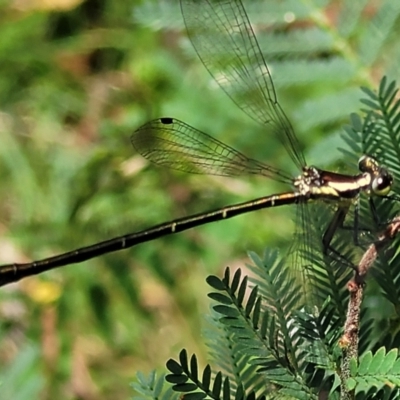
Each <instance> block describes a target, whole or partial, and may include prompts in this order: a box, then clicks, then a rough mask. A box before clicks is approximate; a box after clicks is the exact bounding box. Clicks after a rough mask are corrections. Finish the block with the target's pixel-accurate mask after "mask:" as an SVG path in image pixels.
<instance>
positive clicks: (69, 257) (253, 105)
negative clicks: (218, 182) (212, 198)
mask: <svg viewBox="0 0 400 400" xmlns="http://www.w3.org/2000/svg"><path fill="white" fill-rule="evenodd" d="M181 9H182V14H183V18H184V20H185V24H186V28H187V32H188V35H189V38H190V40H191V42H192V44H193V46H194V48H195V50H196V51H197V54H198V56H199V58H200V59H201V61H202V63H203V64H204V66H205V67H206V68H207V70H208V71H209V72H210V74H211V75H212V76H213V77H214V79H215V81H216V82H217V83H218V84H219V86H220V87H221V88H222V89H223V90H224V91H225V93H226V94H227V95H228V96H229V97H230V98H231V99H232V100H233V101H234V102H235V103H236V104H237V106H238V107H239V108H241V109H242V110H243V111H244V112H245V113H246V114H248V115H249V116H250V117H251V118H252V119H254V120H255V121H257V122H259V123H261V124H262V125H264V126H265V128H266V130H269V131H272V132H274V134H275V135H276V136H277V138H278V139H279V140H280V141H281V142H282V144H283V146H284V147H285V149H286V151H287V153H288V155H289V156H290V158H291V159H292V161H293V162H294V163H295V164H296V165H297V166H298V168H299V170H300V171H301V174H300V175H299V176H298V177H296V178H294V179H293V178H292V177H291V176H290V175H289V174H287V173H285V172H283V171H280V170H278V169H276V168H273V167H271V166H269V165H267V164H264V163H261V162H259V161H257V160H255V159H252V158H248V157H246V156H245V155H244V154H242V153H240V152H238V151H236V150H234V149H232V148H231V147H229V146H227V145H226V144H224V143H222V142H220V141H218V140H216V139H214V138H212V137H211V136H209V135H207V134H206V133H203V132H201V131H199V130H197V129H195V128H193V127H191V126H189V125H187V124H185V123H184V122H181V121H179V120H177V119H174V118H159V119H156V120H153V121H151V122H149V123H147V124H145V125H143V126H142V127H140V128H139V129H137V130H136V131H135V132H134V134H133V135H132V138H131V141H132V144H133V146H134V148H135V149H136V150H137V151H138V152H139V153H140V154H141V155H142V156H144V157H145V158H147V159H148V160H150V161H152V162H154V163H155V164H158V165H161V166H164V167H168V168H173V169H178V170H182V171H186V172H192V173H207V174H214V175H222V176H239V175H246V174H247V175H248V174H255V175H262V176H265V177H267V178H270V179H274V180H278V181H281V182H284V183H287V184H290V185H291V186H292V189H291V190H290V191H287V192H285V193H279V194H273V195H269V196H266V197H261V198H258V199H255V200H251V201H247V202H244V203H239V204H234V205H230V206H226V207H223V208H220V209H216V210H212V211H209V212H205V213H200V214H195V215H191V216H188V217H183V218H180V219H176V220H173V221H169V222H166V223H162V224H160V225H156V226H153V227H151V228H148V229H145V230H142V231H139V232H135V233H130V234H127V235H124V236H120V237H116V238H113V239H110V240H106V241H103V242H100V243H96V244H93V245H90V246H86V247H82V248H79V249H76V250H73V251H70V252H67V253H63V254H59V255H56V256H53V257H49V258H45V259H43V260H39V261H33V262H29V263H22V264H7V265H2V266H0V285H5V284H7V283H10V282H14V281H17V280H19V279H21V278H24V277H27V276H30V275H34V274H38V273H40V272H43V271H47V270H50V269H53V268H56V267H61V266H64V265H68V264H73V263H79V262H82V261H85V260H88V259H91V258H94V257H98V256H101V255H103V254H106V253H110V252H113V251H116V250H121V249H126V248H129V247H132V246H135V245H137V244H139V243H143V242H148V241H150V240H154V239H157V238H160V237H162V236H166V235H170V234H174V233H178V232H181V231H184V230H186V229H189V228H193V227H195V226H199V225H203V224H207V223H209V222H214V221H219V220H223V219H227V218H231V217H234V216H236V215H240V214H244V213H247V212H250V211H255V210H259V209H262V208H269V207H275V206H281V205H286V204H298V203H307V202H310V201H314V200H322V201H328V202H334V203H337V211H336V214H335V216H334V218H333V220H332V222H331V223H330V224H329V225H328V228H327V229H326V231H325V234H324V235H323V238H322V243H323V248H324V249H325V251H326V250H327V249H328V248H329V246H330V243H331V241H332V238H333V235H334V233H335V230H336V228H337V227H338V226H340V225H342V223H343V221H344V219H345V217H346V214H347V211H348V210H349V207H350V206H351V204H352V203H354V202H355V203H357V202H358V201H359V196H360V194H361V193H365V194H366V195H368V196H381V197H386V196H387V195H388V193H389V192H390V190H391V186H392V182H393V178H392V175H391V174H390V173H389V171H388V170H387V169H385V168H383V167H381V166H380V165H379V164H378V162H377V161H376V160H375V159H374V158H372V157H368V156H363V157H362V158H361V159H360V161H359V169H360V173H359V174H358V175H354V176H353V175H344V174H338V173H333V172H328V171H324V170H321V169H318V168H316V167H312V166H311V167H310V166H307V164H306V162H305V159H304V156H303V155H302V153H301V151H300V150H299V149H300V146H299V143H298V140H297V138H296V136H295V134H294V131H293V128H292V125H291V124H290V122H289V120H288V118H287V117H286V115H285V113H284V111H283V110H282V108H281V106H280V105H279V103H278V100H277V97H276V93H275V88H274V84H273V82H272V78H271V74H270V71H269V69H268V67H267V64H266V62H265V60H264V57H263V55H262V52H261V50H260V47H259V44H258V42H257V39H256V36H255V34H254V31H253V29H252V26H251V24H250V21H249V19H248V16H247V14H246V11H245V9H244V7H243V5H242V2H241V1H240V0H225V1H218V0H181Z"/></svg>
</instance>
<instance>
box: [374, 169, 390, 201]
mask: <svg viewBox="0 0 400 400" xmlns="http://www.w3.org/2000/svg"><path fill="white" fill-rule="evenodd" d="M392 184H393V177H392V176H391V175H390V174H389V173H388V172H387V171H384V170H383V171H381V173H380V175H379V176H377V177H376V178H375V179H374V180H373V181H372V191H373V192H374V194H376V195H378V196H386V195H387V194H388V193H389V192H390V190H391V188H392Z"/></svg>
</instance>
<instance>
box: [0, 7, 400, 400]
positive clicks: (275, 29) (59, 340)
mask: <svg viewBox="0 0 400 400" xmlns="http://www.w3.org/2000/svg"><path fill="white" fill-rule="evenodd" d="M355 3H356V4H355ZM244 4H245V7H246V9H247V10H248V13H249V16H250V19H251V20H252V22H253V23H254V29H255V31H256V34H257V37H258V38H259V41H260V45H261V48H262V50H263V51H264V52H265V54H266V58H267V61H268V63H269V66H270V69H271V72H272V75H273V78H274V82H275V84H276V88H277V91H278V94H279V99H280V102H281V104H282V105H283V108H284V109H285V110H286V112H287V114H288V116H289V118H290V119H291V121H292V122H293V125H294V127H295V130H296V132H297V133H298V136H299V138H300V141H301V143H302V144H303V146H304V149H306V151H305V153H306V156H307V159H308V161H309V163H313V164H317V165H318V166H321V167H328V166H332V165H336V166H338V165H342V166H343V165H346V164H352V163H353V161H354V160H346V161H343V160H342V159H341V153H340V150H339V148H340V147H344V142H343V140H342V139H341V137H340V135H341V133H342V130H341V126H342V125H343V124H344V123H346V121H347V119H348V114H349V113H350V112H355V111H357V110H358V109H359V108H360V105H359V103H358V99H359V98H360V97H361V92H360V90H359V86H360V85H367V86H371V87H374V85H375V84H376V82H378V81H379V79H380V78H381V76H382V75H383V74H384V73H385V74H388V75H389V77H390V78H395V77H396V74H397V73H398V65H399V56H400V46H398V29H399V28H398V27H399V26H400V24H399V18H398V16H399V8H400V7H399V5H397V2H393V1H386V2H385V1H381V2H376V1H375V2H372V1H365V0H364V1H359V2H354V1H347V2H346V1H340V2H339V1H322V0H321V1H314V2H307V4H304V3H303V2H298V1H274V0H264V1H261V0H260V1H253V0H252V1H244ZM0 7H1V12H0V60H1V62H0V105H1V108H0V138H1V142H0V177H1V179H0V194H1V195H0V208H1V212H0V235H1V240H0V263H1V264H6V263H10V262H24V261H29V260H35V259H40V258H43V257H47V256H50V255H54V254H57V253H60V252H64V251H68V250H72V249H74V248H77V247H81V246H84V245H88V244H91V243H94V242H96V241H100V240H104V239H107V238H111V237H113V236H118V235H121V234H124V233H128V232H133V231H137V230H141V229H144V228H146V227H149V226H151V225H153V224H157V223H160V222H164V221H168V220H170V219H173V218H176V217H181V216H184V215H189V214H190V213H196V212H200V211H205V210H208V209H212V208H215V207H219V206H223V205H226V204H233V203H235V202H239V201H245V200H248V199H251V198H253V197H258V196H262V195H267V194H270V193H274V192H276V191H279V190H285V189H287V188H285V187H282V186H281V185H279V184H276V183H274V182H268V181H267V182H266V181H265V180H262V179H261V178H260V179H257V178H251V179H249V178H248V177H244V178H243V179H237V178H235V179H233V178H232V179H230V178H218V177H208V176H190V175H185V174H182V173H178V172H174V171H167V170H162V169H158V168H156V167H154V166H152V165H149V164H148V163H147V162H146V161H145V160H143V159H142V158H141V157H140V156H138V155H137V154H135V153H134V151H133V148H132V147H131V144H130V140H129V137H130V134H131V133H132V132H133V131H134V129H135V128H137V127H138V126H140V125H141V124H143V123H145V122H147V121H148V120H150V119H152V118H156V117H160V116H171V117H176V118H179V119H181V120H183V121H185V122H187V123H189V124H190V125H192V126H194V127H196V128H198V129H201V130H204V131H206V132H207V133H209V134H211V135H213V136H214V137H216V138H218V139H219V140H222V141H224V142H225V143H227V144H229V145H231V146H233V147H235V148H237V149H238V150H240V151H243V152H244V153H245V154H247V155H249V156H250V157H253V158H257V159H259V160H261V161H265V162H267V163H269V164H271V165H274V166H276V167H279V168H284V169H286V170H287V171H289V172H292V173H293V174H294V175H296V174H297V171H296V170H295V168H294V167H293V166H292V165H291V164H288V159H287V157H286V155H285V153H284V150H283V148H282V146H280V145H279V144H278V143H276V141H275V140H274V139H273V138H271V135H270V132H268V130H266V129H265V128H263V127H262V126H259V125H257V124H255V123H254V122H253V121H252V120H251V119H249V118H248V117H247V116H246V115H245V114H243V113H242V112H241V111H240V110H239V109H238V108H237V107H236V106H235V105H234V104H233V103H232V102H231V101H230V99H229V98H227V97H226V95H225V94H224V93H223V92H222V91H221V90H220V89H219V88H218V87H217V85H216V84H215V83H214V82H213V80H212V78H211V77H210V76H209V75H208V73H207V71H206V70H205V68H204V67H203V66H202V65H201V63H200V61H199V60H198V59H197V57H196V54H195V52H194V50H193V49H192V47H191V45H190V42H189V40H188V39H187V37H186V35H185V31H184V25H183V21H182V16H181V14H180V9H179V2H178V0H176V1H172V0H170V1H166V0H165V1H161V0H160V1H151V0H143V1H139V0H125V1H113V0H87V1H79V0H47V1H46V0H14V1H5V0H3V1H1V3H0ZM349 170H350V171H354V165H353V169H351V167H349ZM293 215H294V213H293V212H290V211H289V210H288V209H280V210H279V209H276V210H267V211H261V212H258V213H253V214H249V215H246V216H242V217H238V218H236V219H234V220H227V221H224V222H221V223H215V224H211V225H209V226H205V227H202V228H199V229H196V230H191V231H188V232H185V233H182V234H179V235H176V236H174V237H168V238H165V239H162V240H158V241H154V242H152V243H147V244H143V245H140V246H138V247H135V248H133V249H130V250H126V251H122V252H119V253H114V254H110V255H108V256H104V257H101V258H99V259H96V260H92V261H88V262H85V263H83V264H80V265H73V266H68V267H65V268H62V269H59V270H55V271H51V272H48V273H45V274H42V275H40V276H37V277H32V278H29V279H26V280H23V281H21V282H20V283H18V284H13V285H9V286H7V287H4V288H2V289H1V291H0V340H1V342H0V398H1V399H3V398H4V399H14V400H15V399H21V400H23V399H36V398H37V399H60V400H62V399H115V400H118V399H127V398H129V397H130V396H132V394H133V393H132V391H131V389H130V387H129V383H130V382H131V381H132V380H133V377H134V374H135V372H136V371H138V370H142V371H144V372H147V371H149V370H150V369H153V368H156V367H162V366H163V365H164V363H165V361H166V360H167V359H168V358H169V357H174V356H176V354H177V353H178V352H179V350H180V349H181V347H183V346H184V347H185V348H187V349H188V350H189V351H193V352H196V353H197V354H203V356H204V358H205V357H206V354H205V349H204V348H203V346H202V343H201V322H202V314H204V312H206V311H207V307H208V300H207V297H206V293H207V286H206V284H205V283H204V279H205V278H206V276H207V275H208V274H210V273H214V274H218V273H219V272H220V271H222V270H223V269H224V268H225V266H227V265H230V266H231V267H233V268H236V267H239V266H244V264H245V263H246V262H247V256H246V252H247V251H248V250H254V251H256V252H259V253H260V252H262V250H263V249H264V247H266V246H268V247H274V246H279V247H280V248H282V249H283V246H284V245H285V244H287V242H288V237H290V235H291V233H292V232H293V229H294V227H293V223H292V217H293Z"/></svg>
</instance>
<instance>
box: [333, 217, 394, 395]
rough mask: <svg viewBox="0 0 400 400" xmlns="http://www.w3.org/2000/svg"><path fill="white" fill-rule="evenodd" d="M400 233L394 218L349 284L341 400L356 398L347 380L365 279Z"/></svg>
mask: <svg viewBox="0 0 400 400" xmlns="http://www.w3.org/2000/svg"><path fill="white" fill-rule="evenodd" d="M399 231H400V216H398V217H396V218H394V219H393V220H392V221H391V222H390V223H389V225H388V226H387V228H386V229H385V231H384V232H383V233H381V234H380V236H379V237H378V239H377V240H376V241H375V242H374V243H372V244H371V245H370V246H369V247H368V249H367V251H366V252H365V253H364V255H363V256H362V258H361V260H360V262H359V264H358V266H357V267H356V268H355V273H354V278H353V279H352V280H351V281H350V282H349V283H348V289H349V292H350V298H349V306H348V310H347V317H346V322H345V325H344V334H343V336H342V337H341V339H340V340H339V345H340V346H341V347H342V353H343V360H342V368H341V400H350V399H354V398H355V392H354V390H351V391H349V390H348V389H347V385H346V382H347V379H349V378H350V360H351V359H352V358H354V359H356V360H358V341H359V335H358V332H359V329H360V310H361V302H362V298H363V292H364V282H365V277H366V275H367V273H368V271H369V270H370V268H371V267H372V265H373V264H374V262H375V260H376V259H377V257H378V255H379V253H380V252H381V251H382V250H383V249H384V248H385V247H386V246H387V245H388V244H389V243H390V242H391V241H392V240H393V239H394V237H395V236H396V235H397V234H398V233H399Z"/></svg>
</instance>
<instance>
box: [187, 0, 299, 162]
mask: <svg viewBox="0 0 400 400" xmlns="http://www.w3.org/2000/svg"><path fill="white" fill-rule="evenodd" d="M181 9H182V14H183V18H184V20H185V24H186V29H187V31H188V35H189V38H190V40H191V42H192V44H193V46H194V48H195V50H196V52H197V54H198V56H199V58H200V59H201V61H202V62H203V64H204V65H205V67H206V68H207V70H208V71H209V72H210V74H211V75H212V76H213V78H214V79H215V81H216V82H217V83H218V84H219V86H220V87H221V88H222V89H223V90H224V91H225V93H226V94H227V95H228V96H229V97H230V98H231V99H232V100H233V101H234V103H236V104H237V105H238V107H240V108H241V109H242V110H243V111H244V112H245V113H246V114H247V115H249V116H250V117H251V118H252V119H254V120H256V121H258V122H260V123H262V124H267V125H269V126H270V127H271V130H272V131H273V132H274V134H275V135H276V136H277V137H278V139H279V140H280V141H281V142H282V144H283V145H284V146H285V148H286V151H287V152H288V154H289V155H290V157H291V158H292V160H293V162H294V163H295V164H296V165H297V166H298V167H299V169H301V168H302V167H303V166H304V165H305V160H304V156H303V154H302V153H301V151H300V147H299V143H298V140H297V138H296V136H295V134H294V131H293V127H292V125H291V124H290V121H289V120H288V118H287V117H286V115H285V113H284V111H283V110H282V108H281V107H280V105H279V103H278V101H277V97H276V93H275V89H274V84H273V82H272V79H271V74H270V72H269V70H268V67H267V64H266V62H265V60H264V57H263V55H262V53H261V50H260V47H259V45H258V42H257V39H256V36H255V34H254V31H253V29H252V27H251V24H250V21H249V19H248V16H247V14H246V11H245V10H244V8H243V5H242V3H241V1H240V0H229V1H226V0H225V1H221V0H204V1H198V0H181Z"/></svg>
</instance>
